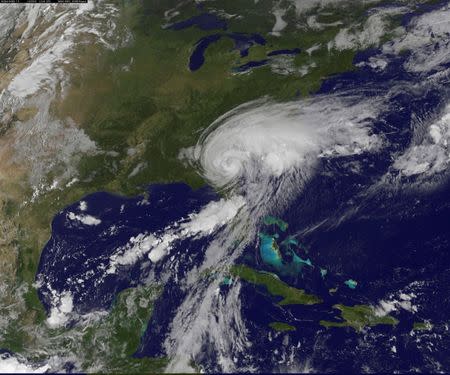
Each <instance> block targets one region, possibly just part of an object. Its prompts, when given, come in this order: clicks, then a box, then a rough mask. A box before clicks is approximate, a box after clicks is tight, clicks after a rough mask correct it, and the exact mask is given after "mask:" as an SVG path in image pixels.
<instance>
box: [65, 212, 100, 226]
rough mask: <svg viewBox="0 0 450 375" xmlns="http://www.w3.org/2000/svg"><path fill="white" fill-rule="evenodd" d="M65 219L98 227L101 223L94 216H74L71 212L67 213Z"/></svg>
mask: <svg viewBox="0 0 450 375" xmlns="http://www.w3.org/2000/svg"><path fill="white" fill-rule="evenodd" d="M67 217H68V218H69V219H70V220H76V221H79V222H81V223H83V224H84V225H99V224H100V223H101V222H102V221H101V220H100V219H97V218H96V217H94V216H91V215H76V214H75V213H73V212H68V213H67Z"/></svg>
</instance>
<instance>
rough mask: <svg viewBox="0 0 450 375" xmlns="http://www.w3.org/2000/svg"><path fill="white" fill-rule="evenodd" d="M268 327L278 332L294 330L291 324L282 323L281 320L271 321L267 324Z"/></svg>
mask: <svg viewBox="0 0 450 375" xmlns="http://www.w3.org/2000/svg"><path fill="white" fill-rule="evenodd" d="M269 327H270V328H272V329H274V330H275V331H278V332H289V331H295V327H294V326H291V325H290V324H287V323H283V322H272V323H270V324H269Z"/></svg>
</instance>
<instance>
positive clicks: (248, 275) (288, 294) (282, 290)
mask: <svg viewBox="0 0 450 375" xmlns="http://www.w3.org/2000/svg"><path fill="white" fill-rule="evenodd" d="M230 272H231V274H232V275H234V276H236V277H239V278H241V279H242V280H245V281H247V282H249V283H251V284H255V285H259V286H264V287H265V288H266V289H267V291H268V292H269V293H270V294H271V295H272V296H277V297H282V300H281V301H279V302H278V305H280V306H283V305H315V304H317V303H321V302H322V300H321V299H320V298H319V297H317V296H314V295H312V294H307V293H306V292H305V291H304V290H303V289H297V288H294V287H292V286H289V285H288V284H286V283H285V282H284V281H281V280H280V279H279V278H278V276H276V275H275V274H272V273H268V272H262V271H256V270H254V269H252V268H250V267H248V266H245V265H237V266H233V267H232V268H231V270H230Z"/></svg>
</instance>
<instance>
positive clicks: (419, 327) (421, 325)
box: [413, 322, 433, 331]
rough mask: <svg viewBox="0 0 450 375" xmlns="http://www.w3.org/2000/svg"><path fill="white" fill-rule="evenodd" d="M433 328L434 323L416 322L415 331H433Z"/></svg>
mask: <svg viewBox="0 0 450 375" xmlns="http://www.w3.org/2000/svg"><path fill="white" fill-rule="evenodd" d="M432 329H433V324H432V323H430V322H414V324H413V330H414V331H431V330H432Z"/></svg>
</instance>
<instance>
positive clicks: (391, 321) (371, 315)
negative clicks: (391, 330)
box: [320, 305, 398, 331]
mask: <svg viewBox="0 0 450 375" xmlns="http://www.w3.org/2000/svg"><path fill="white" fill-rule="evenodd" d="M333 308H335V309H338V310H340V311H341V318H342V319H343V320H344V321H342V322H331V321H327V320H321V321H320V325H322V326H324V327H327V328H330V327H352V328H354V329H355V330H356V331H360V330H362V329H363V328H365V327H373V326H377V325H380V324H382V325H392V326H395V325H397V324H398V320H397V319H395V318H394V317H392V316H390V315H386V316H377V315H375V310H374V309H373V307H371V306H367V305H355V306H345V305H334V306H333Z"/></svg>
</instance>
